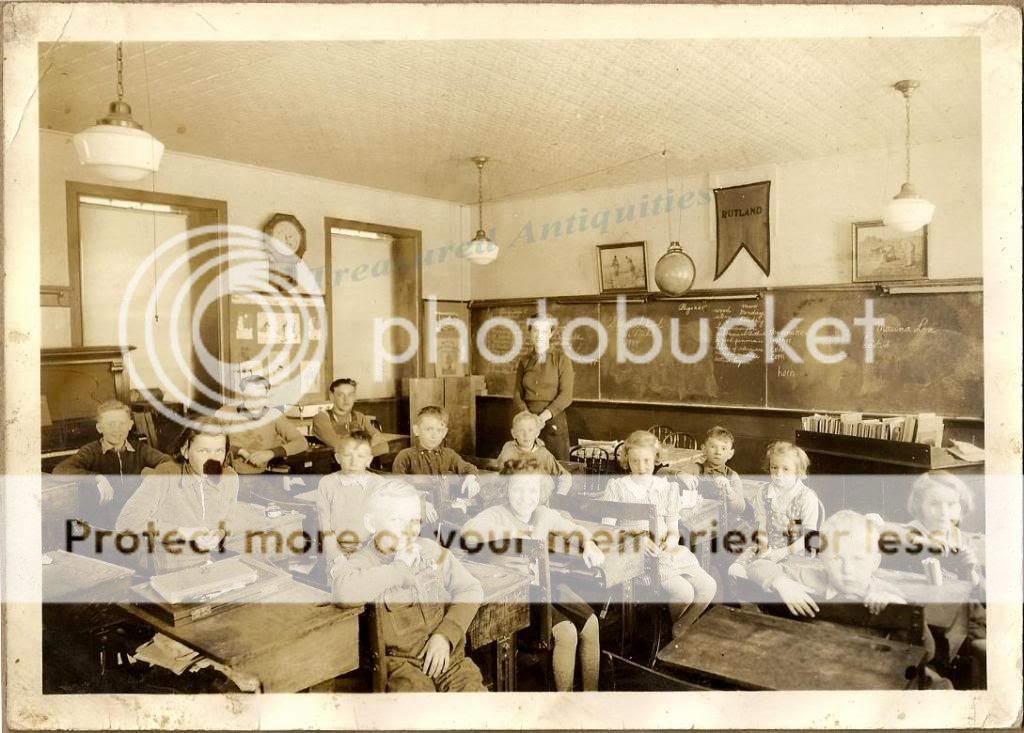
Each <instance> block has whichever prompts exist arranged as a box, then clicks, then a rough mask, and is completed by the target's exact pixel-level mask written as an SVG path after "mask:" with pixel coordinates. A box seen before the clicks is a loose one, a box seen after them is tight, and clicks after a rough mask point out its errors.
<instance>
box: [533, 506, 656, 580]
mask: <svg viewBox="0 0 1024 733" xmlns="http://www.w3.org/2000/svg"><path fill="white" fill-rule="evenodd" d="M550 504H551V508H552V509H557V510H560V511H563V512H566V513H568V514H569V515H570V516H572V517H573V518H575V519H582V520H585V521H588V522H599V523H601V524H607V523H608V521H607V520H612V521H613V522H614V526H616V527H626V526H628V525H629V524H631V523H634V522H636V523H640V524H645V525H646V529H644V530H642V531H643V532H644V533H645V534H647V535H648V536H653V535H654V533H655V531H656V528H657V509H656V508H655V506H654V505H653V504H631V503H628V502H624V501H604V500H601V499H592V498H589V497H583V496H563V495H561V494H553V495H552V496H551V502H550ZM639 549H641V551H642V548H639ZM644 569H645V570H644V575H643V576H642V577H641V578H640V579H639V581H638V583H639V585H640V586H642V587H645V588H650V589H651V590H652V591H654V592H657V591H659V590H660V588H661V576H660V574H659V573H658V558H656V557H647V556H646V554H645V555H644Z"/></svg>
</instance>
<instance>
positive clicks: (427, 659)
mask: <svg viewBox="0 0 1024 733" xmlns="http://www.w3.org/2000/svg"><path fill="white" fill-rule="evenodd" d="M451 652H452V647H451V644H449V643H448V640H447V639H446V638H444V636H442V635H441V634H431V635H430V638H429V639H427V645H426V646H425V647H424V648H423V651H422V652H420V659H422V660H423V671H424V673H426V674H427V675H429V676H430V677H432V678H434V679H437V678H438V677H440V676H441V675H443V674H444V673H445V672H446V671H448V662H449V658H450V656H451Z"/></svg>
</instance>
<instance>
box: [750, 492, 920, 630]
mask: <svg viewBox="0 0 1024 733" xmlns="http://www.w3.org/2000/svg"><path fill="white" fill-rule="evenodd" d="M881 529H882V527H881V523H880V522H879V521H877V519H876V518H875V517H871V516H865V515H863V514H858V513H857V512H853V511H850V510H847V509H844V510H842V511H838V512H836V513H835V514H833V515H832V516H831V517H829V518H828V519H826V520H825V521H824V522H822V525H821V530H820V531H819V536H818V538H817V540H818V544H819V546H820V548H821V549H820V551H819V553H818V555H817V556H815V557H807V556H805V555H791V556H788V557H785V558H778V557H772V558H762V559H759V560H754V561H753V562H752V563H751V564H750V565H749V566H748V567H747V577H748V578H749V579H750V580H751V581H753V582H754V583H757V584H758V585H760V586H761V587H762V588H763V589H764V590H765V591H768V592H774V593H777V594H778V595H779V597H780V598H781V599H782V602H783V603H785V604H786V608H788V609H789V612H790V613H792V614H793V615H794V616H807V617H809V618H813V617H814V616H815V614H816V613H817V612H818V611H819V610H820V609H819V607H818V603H817V601H816V600H815V598H817V599H818V600H825V601H830V602H831V601H836V602H839V601H838V600H836V599H851V598H852V599H856V600H857V601H862V602H863V603H864V605H866V606H867V607H868V608H869V609H870V610H871V612H872V613H879V612H881V611H882V610H884V609H885V607H886V606H887V605H888V604H890V603H905V602H906V601H904V599H903V597H902V596H901V595H900V593H899V590H898V589H897V588H896V586H894V585H892V584H890V583H887V582H886V581H884V580H879V579H878V578H876V577H874V576H875V572H876V571H877V570H878V568H879V565H880V564H881V562H882V551H881V549H880V548H879V546H878V540H879V537H880V535H881Z"/></svg>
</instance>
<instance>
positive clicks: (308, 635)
mask: <svg viewBox="0 0 1024 733" xmlns="http://www.w3.org/2000/svg"><path fill="white" fill-rule="evenodd" d="M119 605H120V607H121V609H122V610H124V611H126V612H127V613H129V614H130V615H132V616H134V617H135V618H137V619H140V620H141V621H143V622H145V623H146V624H148V625H149V626H151V627H153V628H154V629H155V630H157V631H159V632H160V633H162V634H166V635H167V636H169V637H171V638H172V639H175V640H176V641H179V642H181V643H182V644H184V645H185V646H187V647H190V648H192V649H195V650H196V651H197V652H199V653H200V654H204V655H206V656H207V657H209V658H210V659H212V660H214V661H215V662H219V663H220V664H224V665H227V666H229V667H231V668H233V669H236V670H238V671H239V672H242V673H244V674H246V675H250V676H253V677H255V678H256V679H258V680H259V681H260V687H261V689H262V691H263V692H299V691H300V690H305V689H308V688H310V687H313V686H314V685H316V684H319V683H321V682H326V681H327V680H330V679H333V678H335V677H338V676H340V675H343V674H347V673H348V672H351V671H353V670H355V669H357V668H358V667H359V623H358V621H359V619H358V616H359V614H360V613H362V607H355V608H339V607H338V606H335V605H333V603H332V602H331V595H330V593H325V592H324V591H321V590H317V589H316V588H313V587H311V586H308V585H303V584H302V583H298V582H296V581H294V580H289V581H288V582H287V584H286V585H285V586H284V587H283V588H282V589H281V590H279V591H277V592H276V593H273V594H272V595H269V596H267V597H266V598H263V599H261V600H260V602H258V603H243V604H239V605H238V606H235V607H234V608H231V609H230V610H227V611H224V612H222V613H219V614H217V615H215V616H210V617H208V618H204V619H200V620H198V621H193V622H192V623H190V624H184V625H181V626H172V625H171V624H168V623H165V622H164V621H162V620H160V619H158V618H156V617H155V616H153V615H152V614H151V613H149V612H148V611H146V610H145V609H144V608H142V607H140V606H139V605H137V604H136V603H122V604H119Z"/></svg>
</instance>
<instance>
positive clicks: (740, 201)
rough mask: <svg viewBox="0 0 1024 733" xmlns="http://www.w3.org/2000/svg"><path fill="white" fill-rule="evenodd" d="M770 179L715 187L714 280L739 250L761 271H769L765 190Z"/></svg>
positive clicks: (725, 268) (766, 194) (769, 183)
mask: <svg viewBox="0 0 1024 733" xmlns="http://www.w3.org/2000/svg"><path fill="white" fill-rule="evenodd" d="M770 188H771V181H760V182H758V183H749V184H745V185H743V186H732V187H730V188H716V189H715V209H716V222H715V229H716V231H717V233H718V254H717V256H716V258H715V280H717V279H718V278H719V277H721V275H722V273H723V272H725V271H726V270H727V269H729V265H731V264H732V261H733V260H734V259H736V255H738V254H739V253H740V250H741V249H746V250H747V252H749V253H750V256H751V257H752V258H753V259H754V262H756V263H757V265H758V267H760V268H761V269H762V270H764V274H765V275H769V274H771V257H770V254H769V245H770V241H769V235H768V193H769V190H770Z"/></svg>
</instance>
